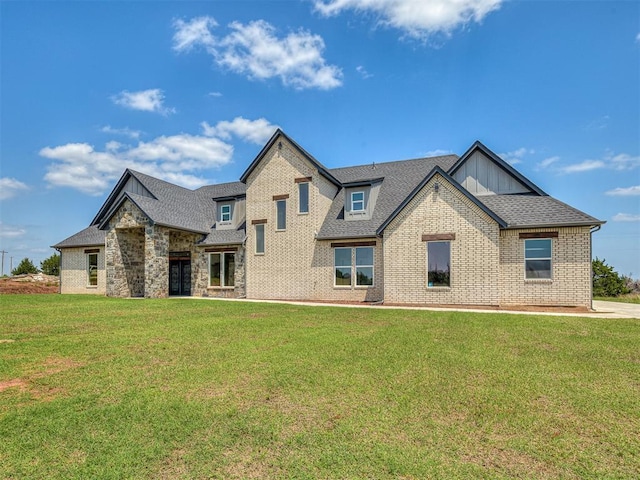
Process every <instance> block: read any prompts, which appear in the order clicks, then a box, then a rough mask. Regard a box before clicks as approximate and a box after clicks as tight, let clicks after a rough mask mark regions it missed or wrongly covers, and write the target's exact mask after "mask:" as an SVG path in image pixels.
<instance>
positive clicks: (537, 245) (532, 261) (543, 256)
mask: <svg viewBox="0 0 640 480" xmlns="http://www.w3.org/2000/svg"><path fill="white" fill-rule="evenodd" d="M524 271H525V278H526V279H539V278H542V279H551V239H550V238H536V239H528V240H525V241H524Z"/></svg>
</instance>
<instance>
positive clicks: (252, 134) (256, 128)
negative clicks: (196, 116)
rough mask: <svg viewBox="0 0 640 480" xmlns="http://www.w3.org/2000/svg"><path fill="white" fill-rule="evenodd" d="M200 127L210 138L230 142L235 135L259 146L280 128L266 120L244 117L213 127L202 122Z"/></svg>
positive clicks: (219, 123) (222, 122)
mask: <svg viewBox="0 0 640 480" xmlns="http://www.w3.org/2000/svg"><path fill="white" fill-rule="evenodd" d="M200 125H201V126H202V132H203V133H204V135H206V136H208V137H220V138H222V139H224V140H229V139H231V136H232V135H235V136H236V137H239V138H240V139H242V140H244V141H248V142H252V143H256V144H258V145H262V144H264V143H265V142H266V141H267V140H269V138H271V136H272V135H273V132H275V131H276V129H277V128H278V126H277V125H273V124H271V123H269V122H268V121H267V120H266V119H265V118H258V119H257V120H247V119H246V118H243V117H236V118H234V119H233V120H232V121H230V122H229V121H227V120H224V121H221V122H218V123H216V125H215V126H213V127H212V126H211V125H209V124H208V123H207V122H202V123H201V124H200Z"/></svg>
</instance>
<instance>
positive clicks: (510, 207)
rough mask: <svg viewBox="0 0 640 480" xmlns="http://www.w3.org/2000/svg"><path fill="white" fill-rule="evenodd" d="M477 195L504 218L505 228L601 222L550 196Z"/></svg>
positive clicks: (595, 223)
mask: <svg viewBox="0 0 640 480" xmlns="http://www.w3.org/2000/svg"><path fill="white" fill-rule="evenodd" d="M477 198H478V200H479V201H481V202H482V203H484V204H485V205H486V206H487V208H489V210H491V211H492V212H494V213H495V214H496V215H498V216H499V217H500V218H502V219H503V220H504V221H505V222H507V228H518V227H544V226H560V225H564V226H570V225H576V226H577V225H592V226H595V225H600V224H602V223H604V222H602V221H600V220H598V219H597V218H594V217H592V216H591V215H587V214H586V213H584V212H581V211H580V210H578V209H576V208H573V207H571V206H569V205H567V204H566V203H563V202H561V201H560V200H556V199H555V198H553V197H550V196H536V195H485V196H480V197H477Z"/></svg>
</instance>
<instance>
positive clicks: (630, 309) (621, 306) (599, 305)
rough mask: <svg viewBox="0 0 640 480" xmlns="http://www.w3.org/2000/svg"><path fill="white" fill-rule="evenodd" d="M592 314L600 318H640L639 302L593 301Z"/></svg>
mask: <svg viewBox="0 0 640 480" xmlns="http://www.w3.org/2000/svg"><path fill="white" fill-rule="evenodd" d="M593 309H594V310H595V311H596V313H595V314H594V315H597V316H598V317H600V318H640V304H637V303H621V302H603V301H601V300H594V301H593Z"/></svg>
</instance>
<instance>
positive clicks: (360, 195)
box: [351, 191, 364, 212]
mask: <svg viewBox="0 0 640 480" xmlns="http://www.w3.org/2000/svg"><path fill="white" fill-rule="evenodd" d="M351 211H352V212H364V192H363V191H359V192H351Z"/></svg>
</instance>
